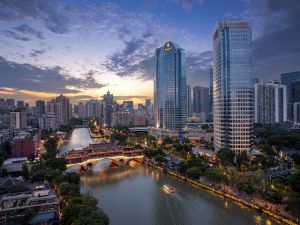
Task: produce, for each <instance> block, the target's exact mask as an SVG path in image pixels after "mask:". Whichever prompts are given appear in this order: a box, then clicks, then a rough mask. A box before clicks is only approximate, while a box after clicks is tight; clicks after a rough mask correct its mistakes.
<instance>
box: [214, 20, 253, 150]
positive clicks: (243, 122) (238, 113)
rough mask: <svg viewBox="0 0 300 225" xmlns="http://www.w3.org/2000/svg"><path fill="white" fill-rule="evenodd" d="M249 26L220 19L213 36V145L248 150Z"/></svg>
mask: <svg viewBox="0 0 300 225" xmlns="http://www.w3.org/2000/svg"><path fill="white" fill-rule="evenodd" d="M251 51H252V50H251V27H250V24H249V23H248V22H247V21H241V20H228V21H224V22H222V21H219V22H218V23H217V25H216V28H215V31H214V35H213V101H214V103H213V104H214V119H213V120H214V146H215V148H216V149H217V150H219V149H221V148H224V147H228V148H229V149H231V150H233V151H235V152H241V151H247V152H249V151H250V150H251V144H252V132H253V79H252V72H251V64H252V62H251V60H252V59H251V55H252V54H251Z"/></svg>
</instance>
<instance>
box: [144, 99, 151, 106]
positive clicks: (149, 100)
mask: <svg viewBox="0 0 300 225" xmlns="http://www.w3.org/2000/svg"><path fill="white" fill-rule="evenodd" d="M149 105H151V99H149V98H147V99H145V106H146V108H147V107H148V106H149Z"/></svg>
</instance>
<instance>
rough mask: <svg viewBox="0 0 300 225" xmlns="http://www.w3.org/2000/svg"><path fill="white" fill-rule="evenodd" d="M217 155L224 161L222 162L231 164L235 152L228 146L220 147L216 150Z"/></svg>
mask: <svg viewBox="0 0 300 225" xmlns="http://www.w3.org/2000/svg"><path fill="white" fill-rule="evenodd" d="M217 157H218V158H219V159H220V160H221V161H222V162H223V163H224V164H233V163H234V157H235V153H234V152H233V151H231V150H230V149H229V148H221V149H220V150H219V151H218V152H217Z"/></svg>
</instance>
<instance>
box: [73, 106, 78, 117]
mask: <svg viewBox="0 0 300 225" xmlns="http://www.w3.org/2000/svg"><path fill="white" fill-rule="evenodd" d="M73 112H74V114H77V115H78V114H79V111H78V105H76V104H74V107H73Z"/></svg>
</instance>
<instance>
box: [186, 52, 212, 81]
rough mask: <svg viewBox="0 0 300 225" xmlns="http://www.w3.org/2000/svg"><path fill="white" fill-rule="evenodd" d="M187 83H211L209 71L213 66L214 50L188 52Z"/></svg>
mask: <svg viewBox="0 0 300 225" xmlns="http://www.w3.org/2000/svg"><path fill="white" fill-rule="evenodd" d="M186 62H187V83H188V84H190V85H192V86H194V85H195V84H197V85H201V86H208V85H209V83H208V82H209V75H210V74H209V71H210V69H211V68H212V51H205V52H201V53H197V52H193V53H188V54H187V59H186Z"/></svg>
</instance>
